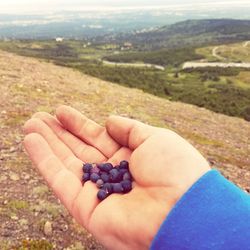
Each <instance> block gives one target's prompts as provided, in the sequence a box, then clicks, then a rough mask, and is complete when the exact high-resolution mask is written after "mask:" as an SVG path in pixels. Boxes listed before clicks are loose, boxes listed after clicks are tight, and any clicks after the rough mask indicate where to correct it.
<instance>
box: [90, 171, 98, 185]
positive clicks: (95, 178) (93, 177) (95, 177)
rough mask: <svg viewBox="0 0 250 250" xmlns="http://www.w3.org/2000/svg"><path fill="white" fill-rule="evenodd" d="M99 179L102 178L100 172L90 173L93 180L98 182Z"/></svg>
mask: <svg viewBox="0 0 250 250" xmlns="http://www.w3.org/2000/svg"><path fill="white" fill-rule="evenodd" d="M99 179H100V175H99V174H96V173H92V174H91V175H90V180H91V181H92V182H94V183H96V182H97V180H99Z"/></svg>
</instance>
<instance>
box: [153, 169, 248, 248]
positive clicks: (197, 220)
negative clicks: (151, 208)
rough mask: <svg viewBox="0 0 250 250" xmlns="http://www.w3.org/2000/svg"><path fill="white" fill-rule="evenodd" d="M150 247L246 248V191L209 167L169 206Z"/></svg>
mask: <svg viewBox="0 0 250 250" xmlns="http://www.w3.org/2000/svg"><path fill="white" fill-rule="evenodd" d="M151 249H152V250H161V249H164V250H165V249H166V250H179V249H181V250H185V249H188V250H203V249H211V250H222V249H223V250H247V249H250V195H249V194H247V193H245V192H244V191H242V190H241V189H240V188H238V187H237V186H235V185H234V184H233V183H231V182H229V181H228V180H227V179H226V178H224V177H223V176H222V175H221V174H220V173H219V172H218V171H216V170H210V171H209V172H207V173H206V174H205V175H203V176H202V177H201V178H200V179H199V180H198V181H197V182H196V183H195V184H193V186H192V187H191V188H190V189H189V190H188V191H187V192H186V193H185V194H184V195H183V197H182V198H181V199H180V200H179V201H178V202H177V204H176V205H175V207H174V208H173V209H172V210H171V212H170V213H169V215H168V216H167V218H166V219H165V221H164V222H163V224H162V225H161V227H160V230H159V231H158V233H157V235H156V236H155V238H154V240H153V242H152V245H151Z"/></svg>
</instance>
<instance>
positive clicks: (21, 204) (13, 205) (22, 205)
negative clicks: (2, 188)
mask: <svg viewBox="0 0 250 250" xmlns="http://www.w3.org/2000/svg"><path fill="white" fill-rule="evenodd" d="M7 207H8V208H9V209H10V210H11V211H17V210H21V209H27V208H28V207H29V204H28V203H27V201H21V200H11V201H10V202H8V204H7Z"/></svg>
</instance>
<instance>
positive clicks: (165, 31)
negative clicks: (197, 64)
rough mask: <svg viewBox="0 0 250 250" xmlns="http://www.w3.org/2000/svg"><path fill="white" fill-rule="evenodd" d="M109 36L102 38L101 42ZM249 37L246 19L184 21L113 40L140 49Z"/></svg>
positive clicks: (227, 41) (219, 42)
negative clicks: (129, 43) (128, 43)
mask: <svg viewBox="0 0 250 250" xmlns="http://www.w3.org/2000/svg"><path fill="white" fill-rule="evenodd" d="M109 39H110V37H109V36H107V37H105V41H108V40H109ZM249 39H250V20H235V19H204V20H187V21H183V22H178V23H175V24H172V25H168V26H163V27H159V28H158V29H155V30H153V31H147V32H140V33H138V32H132V33H131V34H120V35H117V36H115V37H114V40H116V41H120V42H126V41H127V42H128V41H129V42H131V43H133V44H134V46H138V47H140V48H141V49H142V48H143V49H149V50H152V49H162V48H183V47H197V46H203V45H211V44H222V43H229V42H230V43H232V42H236V41H243V40H249Z"/></svg>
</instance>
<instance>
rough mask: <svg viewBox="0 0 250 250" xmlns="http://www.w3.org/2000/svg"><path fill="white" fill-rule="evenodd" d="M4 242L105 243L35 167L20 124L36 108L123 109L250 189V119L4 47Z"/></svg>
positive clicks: (11, 245) (36, 245) (99, 112)
mask: <svg viewBox="0 0 250 250" xmlns="http://www.w3.org/2000/svg"><path fill="white" fill-rule="evenodd" d="M0 92H1V102H0V170H1V175H0V190H1V192H0V249H18V250H21V249H39V250H40V249H41V250H42V249H65V250H66V249H69V250H70V249H71V250H73V249H75V250H78V249H79V250H80V249H103V248H102V246H100V245H99V244H98V242H96V241H95V239H94V238H93V237H92V236H91V235H90V234H89V233H88V232H86V231H85V230H83V229H82V228H80V227H79V226H78V225H77V224H76V223H75V222H74V221H73V220H72V218H71V217H70V216H69V214H68V213H67V211H66V210H65V209H64V208H63V207H62V206H61V205H60V203H59V201H58V200H57V199H56V198H55V197H54V196H53V194H52V193H51V191H50V190H49V189H48V188H47V186H46V185H45V183H44V182H43V180H42V179H41V177H40V176H39V175H38V174H37V173H36V171H35V170H34V169H33V168H32V166H31V163H30V161H29V159H28V158H27V156H26V154H25V152H24V150H23V147H22V139H23V132H22V126H23V124H24V122H25V121H26V120H27V119H28V118H29V117H30V116H31V115H32V114H33V113H34V112H37V111H47V112H51V113H53V112H54V110H55V108H56V107H57V106H58V105H60V104H67V105H71V106H73V107H75V108H77V109H79V110H80V111H82V112H83V113H84V114H85V115H87V116H89V117H90V118H92V119H94V120H96V121H97V122H100V123H104V122H105V119H106V117H107V116H108V115H109V114H120V115H124V116H127V117H132V118H136V119H139V120H141V121H143V122H146V123H149V124H151V125H155V126H161V127H167V128H171V129H173V130H175V131H176V132H178V133H179V134H181V135H182V136H184V137H185V138H186V139H188V140H189V141H190V142H191V143H192V144H194V145H195V146H196V147H197V148H198V149H199V150H200V151H201V152H202V153H203V155H204V156H205V157H206V158H207V159H208V160H209V161H210V163H211V165H213V167H215V168H218V169H219V170H221V171H222V173H223V174H224V175H225V176H226V177H227V178H229V179H230V180H232V181H233V182H235V183H236V184H237V185H238V186H240V187H241V188H243V189H244V190H246V191H247V192H249V191H250V123H249V122H246V121H244V120H242V119H240V118H234V117H228V116H225V115H221V114H216V113H213V112H211V111H208V110H205V109H202V108H197V107H195V106H192V105H187V104H182V103H174V102H169V101H167V100H164V99H160V98H158V97H154V96H152V95H149V94H145V93H143V92H142V91H140V90H135V89H128V88H124V87H121V86H118V85H115V84H112V83H108V82H104V81H102V80H99V79H96V78H93V77H90V76H86V75H83V74H81V73H80V72H78V71H74V70H72V69H68V68H64V67H59V66H55V65H53V64H50V63H46V62H43V61H39V60H37V59H31V58H26V57H21V56H17V55H14V54H10V53H7V52H2V51H0Z"/></svg>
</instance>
